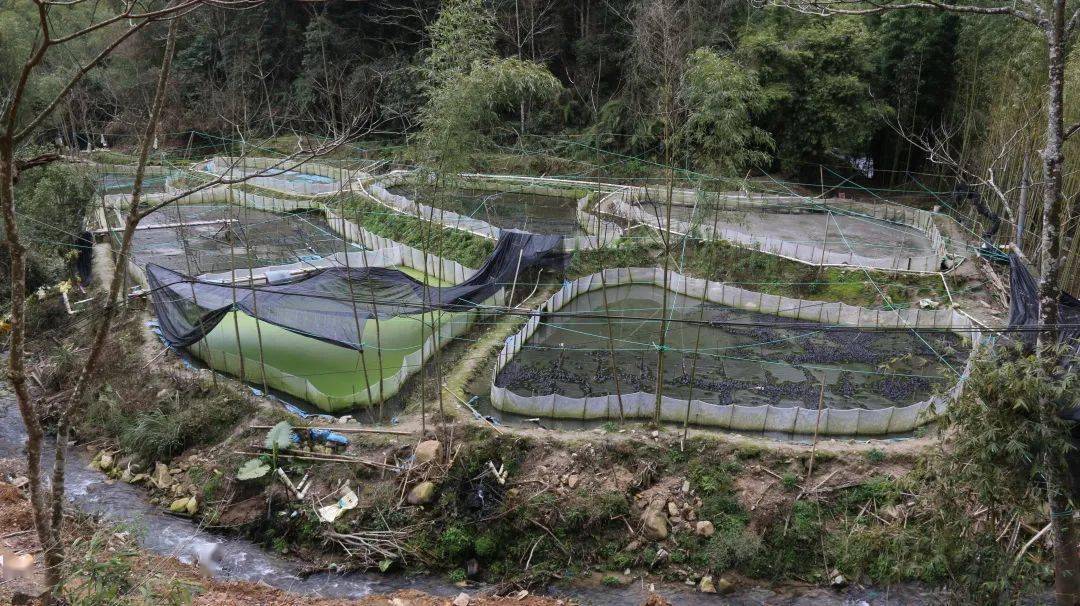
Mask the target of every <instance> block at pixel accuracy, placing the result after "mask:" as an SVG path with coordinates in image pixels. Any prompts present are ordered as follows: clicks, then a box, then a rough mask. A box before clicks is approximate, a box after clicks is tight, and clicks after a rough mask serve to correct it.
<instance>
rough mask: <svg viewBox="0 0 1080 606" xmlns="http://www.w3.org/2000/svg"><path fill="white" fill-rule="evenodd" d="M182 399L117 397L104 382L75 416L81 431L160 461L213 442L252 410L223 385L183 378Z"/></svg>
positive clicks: (84, 434)
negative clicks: (218, 386)
mask: <svg viewBox="0 0 1080 606" xmlns="http://www.w3.org/2000/svg"><path fill="white" fill-rule="evenodd" d="M179 388H180V389H181V390H182V391H184V396H183V399H182V402H181V401H180V398H179V397H177V398H174V397H166V398H162V399H153V398H147V399H146V400H139V399H132V398H121V397H120V396H119V395H117V393H116V391H114V390H113V389H111V388H109V386H108V385H106V386H105V387H104V388H103V389H102V390H101V393H100V394H99V395H98V397H97V399H95V400H94V401H92V402H91V403H90V404H89V405H88V406H87V408H86V412H85V414H84V415H82V416H81V418H80V419H79V425H78V430H79V433H80V435H83V436H88V437H89V436H101V435H106V436H108V437H111V438H113V439H116V440H117V441H118V442H119V443H120V446H121V448H123V449H124V451H126V452H129V453H131V454H133V455H136V456H138V457H140V458H142V459H143V460H145V461H155V460H164V459H168V458H170V457H172V456H175V455H177V454H179V453H180V452H183V450H184V449H186V448H190V447H192V446H196V445H199V444H213V443H216V442H217V441H218V440H220V439H221V438H222V437H223V436H225V435H226V434H227V433H228V432H229V431H230V430H231V429H232V427H233V426H234V425H235V424H236V422H237V421H238V420H239V419H241V418H243V417H244V415H246V414H247V413H248V412H250V410H251V405H250V404H249V403H247V402H246V401H245V400H242V399H236V398H234V397H233V396H232V395H231V394H229V393H227V392H225V391H224V390H221V391H219V390H217V389H215V388H213V387H209V386H202V385H199V384H197V383H194V382H192V383H188V382H183V383H182V384H181V385H179Z"/></svg>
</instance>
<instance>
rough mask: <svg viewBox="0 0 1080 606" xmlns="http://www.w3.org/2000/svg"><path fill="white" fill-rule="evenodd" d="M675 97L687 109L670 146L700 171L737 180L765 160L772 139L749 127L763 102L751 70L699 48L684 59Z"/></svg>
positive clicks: (763, 108) (766, 99)
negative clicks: (677, 92)
mask: <svg viewBox="0 0 1080 606" xmlns="http://www.w3.org/2000/svg"><path fill="white" fill-rule="evenodd" d="M680 95H681V96H682V98H683V104H684V105H685V106H686V108H687V116H686V119H685V121H684V123H683V124H682V125H681V127H680V128H679V129H678V131H677V132H676V135H675V140H674V145H676V146H677V147H678V149H680V150H681V152H682V153H684V154H686V156H687V157H689V158H690V159H691V160H692V161H693V163H694V165H695V166H696V167H697V168H698V169H700V170H709V171H711V172H712V173H718V174H720V175H734V176H740V175H742V174H743V173H744V172H745V171H746V169H747V168H750V167H762V166H764V165H765V164H767V162H768V161H769V154H768V151H767V150H770V149H772V148H773V140H772V137H771V136H770V135H769V133H767V132H766V131H764V130H763V129H761V128H759V127H757V126H755V125H754V123H753V117H754V115H755V114H757V113H760V112H762V111H764V110H765V108H766V107H767V105H768V98H767V97H766V96H765V94H764V92H763V91H762V89H761V86H760V85H759V84H758V81H757V75H756V74H755V73H754V71H753V70H749V69H746V68H744V67H742V66H740V65H739V64H738V63H736V62H735V61H734V59H732V58H731V56H729V55H721V54H718V53H717V52H716V51H713V50H712V49H707V48H699V49H697V50H696V51H694V52H693V53H691V54H690V57H689V58H688V59H687V67H686V72H685V74H684V75H683V83H682V90H681V91H680Z"/></svg>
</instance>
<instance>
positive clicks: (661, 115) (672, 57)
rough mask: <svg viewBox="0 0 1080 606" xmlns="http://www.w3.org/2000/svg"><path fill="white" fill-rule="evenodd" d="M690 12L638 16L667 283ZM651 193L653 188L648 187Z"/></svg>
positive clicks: (664, 312) (643, 10)
mask: <svg viewBox="0 0 1080 606" xmlns="http://www.w3.org/2000/svg"><path fill="white" fill-rule="evenodd" d="M688 23H689V20H688V15H687V10H686V4H685V3H684V2H683V0H645V1H644V2H642V4H640V5H638V8H637V10H636V12H635V14H634V38H633V45H632V48H633V51H634V76H635V80H636V81H637V82H636V83H637V84H639V85H640V86H641V87H644V88H648V89H650V90H653V91H655V97H653V98H652V99H649V100H646V101H645V102H644V105H643V110H644V111H643V117H645V118H646V119H649V120H651V121H652V122H653V123H658V124H659V126H660V130H661V133H660V142H661V144H662V145H663V154H664V156H663V157H664V164H665V165H666V171H665V173H666V182H665V187H664V203H665V204H664V210H663V213H664V217H663V218H661V217H660V208H659V207H658V206H657V207H654V208H656V223H657V228H658V230H659V234H660V240H661V243H662V244H663V248H664V283H665V284H667V282H668V276H669V275H670V266H671V256H672V253H673V252H674V249H673V239H672V233H671V207H672V195H673V193H674V188H675V163H676V162H677V161H678V159H677V154H676V153H675V145H674V143H675V138H676V137H675V135H676V132H677V131H678V130H679V129H680V127H681V125H682V123H683V121H684V120H685V107H684V105H683V103H682V102H681V101H682V100H681V97H680V95H679V88H680V86H681V84H682V79H683V73H684V71H685V70H686V56H687V54H688V53H689V52H690V38H689V36H688V35H687V27H688ZM646 191H648V189H646ZM668 298H669V291H668V289H667V288H664V289H663V296H662V299H661V306H660V314H661V315H660V336H659V338H658V339H657V345H656V402H655V407H654V408H655V409H654V412H653V421H654V422H656V423H659V422H660V407H661V404H662V403H663V397H664V358H665V355H664V354H665V351H666V350H667V331H668V309H667V307H668Z"/></svg>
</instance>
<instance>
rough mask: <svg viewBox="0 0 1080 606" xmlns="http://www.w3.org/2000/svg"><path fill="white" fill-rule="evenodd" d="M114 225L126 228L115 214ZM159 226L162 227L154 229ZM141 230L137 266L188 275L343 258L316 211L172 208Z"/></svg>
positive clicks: (150, 219)
mask: <svg viewBox="0 0 1080 606" xmlns="http://www.w3.org/2000/svg"><path fill="white" fill-rule="evenodd" d="M109 220H110V225H112V226H114V227H115V226H119V225H122V222H121V221H120V220H119V219H118V217H117V216H116V215H115V213H113V212H112V211H109ZM155 225H161V226H163V227H160V228H152V227H153V226H155ZM139 226H140V229H139V230H138V231H136V232H135V236H134V241H133V247H134V248H133V250H134V257H135V262H136V264H138V265H139V266H140V267H141V266H143V265H145V264H146V263H157V264H158V265H161V266H163V267H167V268H169V269H172V270H175V271H179V272H183V273H191V274H202V273H208V272H220V271H228V270H230V269H240V268H248V267H264V266H267V265H279V264H285V263H295V262H297V261H303V260H305V259H313V258H318V257H322V256H326V255H329V254H332V253H335V252H342V243H341V238H339V237H337V236H335V235H334V234H333V232H331V231H330V227H329V225H327V223H326V221H325V219H323V217H322V215H321V214H319V213H316V212H311V211H297V212H292V213H272V212H265V211H261V210H255V209H251V208H246V207H240V206H228V205H222V204H170V205H168V206H166V207H165V208H162V209H160V210H158V211H155V212H154V213H152V214H150V216H148V217H146V218H145V219H143V220H142V222H140V223H139ZM147 228H151V229H147Z"/></svg>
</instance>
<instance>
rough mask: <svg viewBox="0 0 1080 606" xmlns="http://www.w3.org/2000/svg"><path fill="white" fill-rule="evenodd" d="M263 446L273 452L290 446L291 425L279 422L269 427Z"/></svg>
mask: <svg viewBox="0 0 1080 606" xmlns="http://www.w3.org/2000/svg"><path fill="white" fill-rule="evenodd" d="M264 446H266V447H267V448H270V449H273V450H274V451H277V450H280V449H282V448H288V447H289V446H292V424H290V423H289V422H288V421H279V422H278V423H277V424H276V425H274V426H273V427H271V428H270V431H269V432H267V434H266V440H265V443H264Z"/></svg>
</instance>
